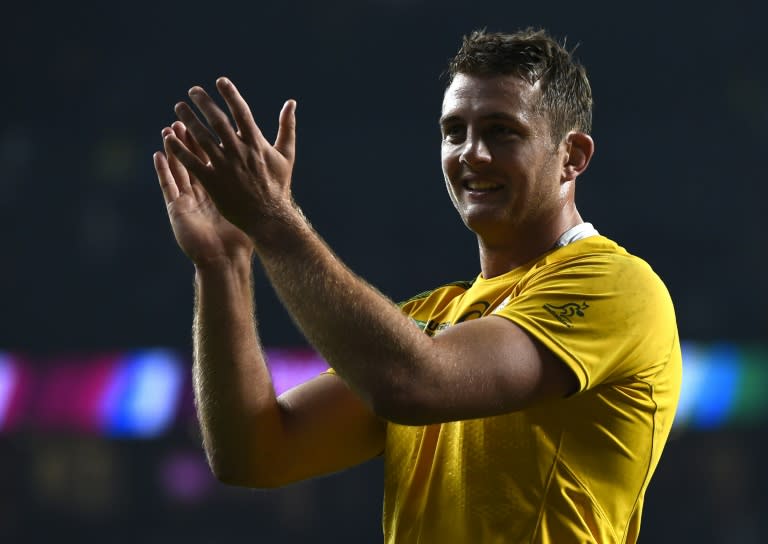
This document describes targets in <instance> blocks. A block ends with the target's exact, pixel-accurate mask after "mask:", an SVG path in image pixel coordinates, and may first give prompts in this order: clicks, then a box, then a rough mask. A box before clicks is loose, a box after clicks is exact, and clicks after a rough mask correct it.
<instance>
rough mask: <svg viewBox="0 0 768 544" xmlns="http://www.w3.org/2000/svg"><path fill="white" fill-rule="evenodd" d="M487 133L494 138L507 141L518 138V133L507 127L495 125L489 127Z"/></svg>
mask: <svg viewBox="0 0 768 544" xmlns="http://www.w3.org/2000/svg"><path fill="white" fill-rule="evenodd" d="M489 132H490V133H491V134H492V135H493V136H494V137H496V138H500V139H508V138H514V137H517V136H519V132H518V131H517V130H516V129H515V128H514V127H511V126H509V125H503V124H497V125H491V126H490V129H489Z"/></svg>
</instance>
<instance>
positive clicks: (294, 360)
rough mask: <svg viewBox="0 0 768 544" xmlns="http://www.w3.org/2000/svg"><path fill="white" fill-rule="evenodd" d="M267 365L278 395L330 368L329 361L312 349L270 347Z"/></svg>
mask: <svg viewBox="0 0 768 544" xmlns="http://www.w3.org/2000/svg"><path fill="white" fill-rule="evenodd" d="M267 365H268V366H269V370H270V372H271V374H272V384H273V385H274V386H275V393H276V394H277V395H280V394H282V393H283V392H285V391H287V390H288V389H290V388H292V387H295V386H297V385H299V384H301V383H304V382H306V381H309V380H311V379H312V378H314V377H315V376H318V375H319V374H321V373H323V372H325V371H326V370H328V363H326V362H325V360H324V359H323V358H322V357H320V356H319V355H318V354H317V353H315V352H314V351H312V350H310V349H268V350H267Z"/></svg>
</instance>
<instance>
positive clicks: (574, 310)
mask: <svg viewBox="0 0 768 544" xmlns="http://www.w3.org/2000/svg"><path fill="white" fill-rule="evenodd" d="M542 308H544V309H545V310H546V311H548V312H549V313H551V314H552V315H553V316H554V317H555V319H557V320H558V321H560V323H562V324H563V325H565V326H566V327H573V317H574V316H579V317H584V310H586V309H587V308H589V305H588V304H587V303H586V302H582V303H581V304H577V303H575V302H569V303H568V304H563V305H562V306H555V305H554V304H545V305H544V306H542Z"/></svg>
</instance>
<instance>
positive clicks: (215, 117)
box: [189, 86, 240, 148]
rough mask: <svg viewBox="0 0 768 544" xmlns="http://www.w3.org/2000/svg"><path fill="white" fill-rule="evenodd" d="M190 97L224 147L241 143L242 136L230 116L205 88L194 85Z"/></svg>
mask: <svg viewBox="0 0 768 544" xmlns="http://www.w3.org/2000/svg"><path fill="white" fill-rule="evenodd" d="M189 98H190V99H191V100H192V102H194V104H195V106H197V108H198V109H199V110H200V112H201V113H202V114H203V116H204V117H205V119H206V120H207V121H208V124H209V125H210V127H211V128H212V129H213V132H214V134H216V136H218V137H219V140H221V143H222V144H223V145H224V147H228V148H232V147H234V146H235V145H237V144H239V143H240V137H239V136H238V135H237V134H236V133H235V129H234V128H232V123H231V122H230V120H229V117H227V114H226V113H224V112H223V111H221V108H219V107H218V106H217V105H216V103H215V102H214V101H213V99H212V98H211V97H210V96H209V95H208V93H207V92H205V89H203V88H202V87H198V86H195V87H192V88H191V89H190V90H189Z"/></svg>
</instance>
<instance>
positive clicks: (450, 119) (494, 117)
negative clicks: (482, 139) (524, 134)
mask: <svg viewBox="0 0 768 544" xmlns="http://www.w3.org/2000/svg"><path fill="white" fill-rule="evenodd" d="M480 119H481V120H483V121H505V122H507V123H512V124H514V125H516V126H518V127H521V128H525V127H527V126H528V125H527V124H526V123H525V122H523V121H522V120H521V119H520V118H519V117H517V116H514V115H510V114H508V113H504V112H502V111H498V112H493V113H489V114H486V115H482V116H480ZM456 121H462V117H461V116H460V115H447V116H445V117H441V118H440V120H439V125H440V126H445V125H448V124H450V123H455V122H456Z"/></svg>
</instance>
